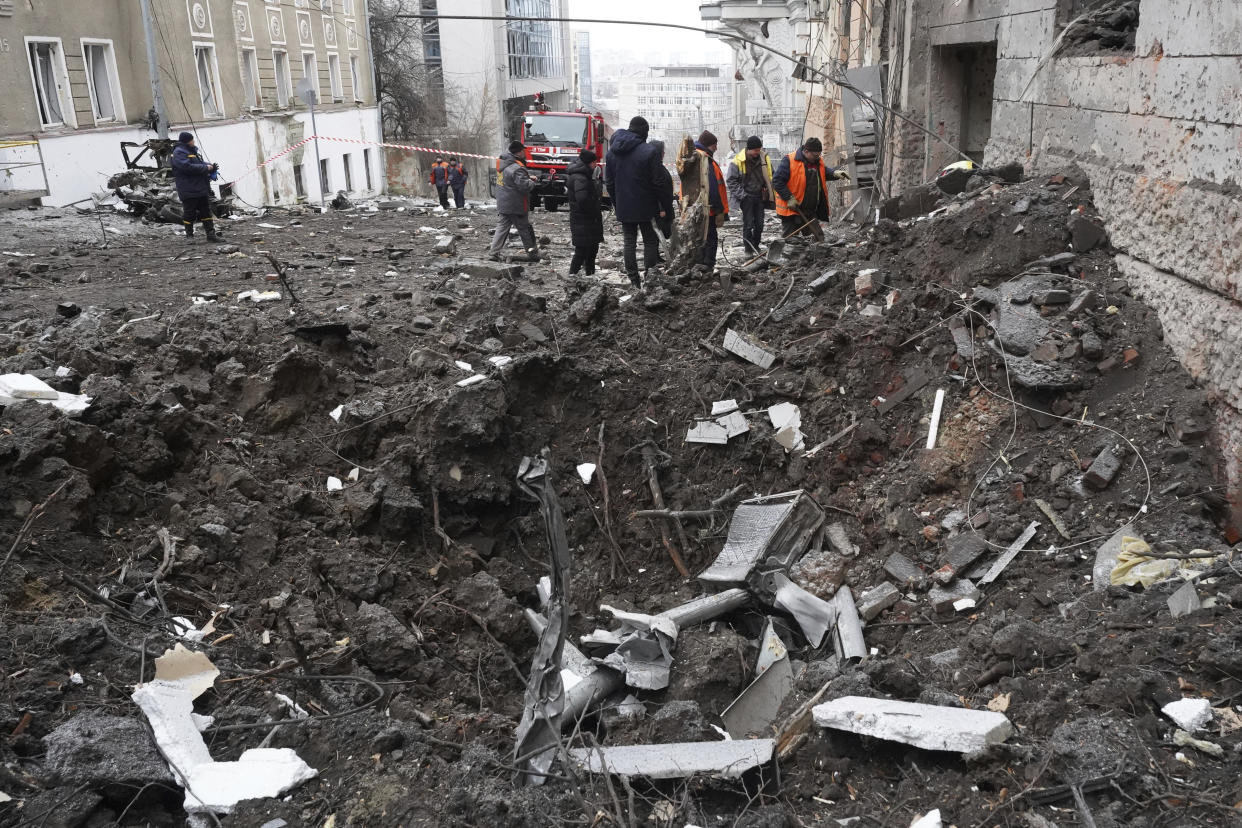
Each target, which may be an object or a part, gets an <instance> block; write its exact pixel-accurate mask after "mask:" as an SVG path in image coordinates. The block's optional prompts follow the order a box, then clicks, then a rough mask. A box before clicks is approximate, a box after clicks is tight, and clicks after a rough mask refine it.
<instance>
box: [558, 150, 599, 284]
mask: <svg viewBox="0 0 1242 828" xmlns="http://www.w3.org/2000/svg"><path fill="white" fill-rule="evenodd" d="M598 162H599V159H597V158H596V157H595V153H593V152H591V150H583V151H582V152H580V153H578V160H576V161H574V162H573V163H572V164H570V165H569V168H568V169H567V170H565V181H566V184H565V190H566V198H568V199H569V236H570V238H571V239H572V240H573V243H574V257H573V259H572V260H570V262H569V275H570V276H575V275H577V273H578V269H579V268H583V267H584V268H586V275H588V276H594V275H595V257H596V255H597V254H598V253H599V245H600V242H602V241H603V240H604V213H603V211H602V210H601V209H600V204H599V185H597V184H596V183H595V168H596V166H597V165H598Z"/></svg>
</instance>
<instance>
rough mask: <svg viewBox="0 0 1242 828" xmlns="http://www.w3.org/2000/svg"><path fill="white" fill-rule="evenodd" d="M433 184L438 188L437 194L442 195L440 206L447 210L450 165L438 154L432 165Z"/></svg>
mask: <svg viewBox="0 0 1242 828" xmlns="http://www.w3.org/2000/svg"><path fill="white" fill-rule="evenodd" d="M431 185H432V186H433V187H435V188H436V194H437V195H439V196H440V206H441V207H443V208H444V209H445V210H447V209H448V191H449V165H448V163H447V162H445V160H444V157H443V156H440V155H437V156H436V160H435V163H434V164H432V165H431Z"/></svg>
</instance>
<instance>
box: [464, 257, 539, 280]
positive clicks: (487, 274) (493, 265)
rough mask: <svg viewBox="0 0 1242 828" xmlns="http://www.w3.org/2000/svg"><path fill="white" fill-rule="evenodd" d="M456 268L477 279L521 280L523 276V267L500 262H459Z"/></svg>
mask: <svg viewBox="0 0 1242 828" xmlns="http://www.w3.org/2000/svg"><path fill="white" fill-rule="evenodd" d="M455 268H456V270H457V272H459V273H465V274H467V275H469V276H473V277H474V278H476V279H519V278H521V276H522V266H521V265H515V264H501V263H500V262H483V261H478V260H474V259H469V260H466V261H463V262H458V263H457V265H456V266H455Z"/></svg>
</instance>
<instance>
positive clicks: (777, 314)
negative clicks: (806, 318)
mask: <svg viewBox="0 0 1242 828" xmlns="http://www.w3.org/2000/svg"><path fill="white" fill-rule="evenodd" d="M814 301H815V300H814V299H812V298H811V297H810V296H808V295H806V294H805V293H804V294H802V295H801V296H796V297H794V298H793V299H790V300H789V301H788V302H786V303H785V304H783V305H781V306H780V307H779V308H777V309H776V310H774V311H772V321H773V322H784V321H785V320H787V319H790V318H792V317H794V316H797V315H798V314H799V313H802V312H803V311H804V310H806V309H807V308H809V307H810V306H811V304H812V303H813V302H814Z"/></svg>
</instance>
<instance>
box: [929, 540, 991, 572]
mask: <svg viewBox="0 0 1242 828" xmlns="http://www.w3.org/2000/svg"><path fill="white" fill-rule="evenodd" d="M987 551H988V542H987V541H985V540H984V539H983V538H981V537H980V536H979V535H976V534H975V533H974V532H963V533H962V534H960V535H954V536H953V537H951V538H949V540H948V542H947V543H946V544H945V554H944V558H943V559H942V560H943V561H944V563H943V564H941V566H940V568H939V569H937V570H936V571H935V572H933V573H932V580H934V581H936V582H937V583H939V584H947V583H949V582H950V581H952V580H953V579H954V578H956V577H957V576H958V575H959V574H960V573H963V572H965V571H966V570H967V569H968V568H969V567H970V565H971V564H973V563H974V562H975V561H977V560H979V558H980V557H981V556H982V555H983V554H984V553H985V552H987Z"/></svg>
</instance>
